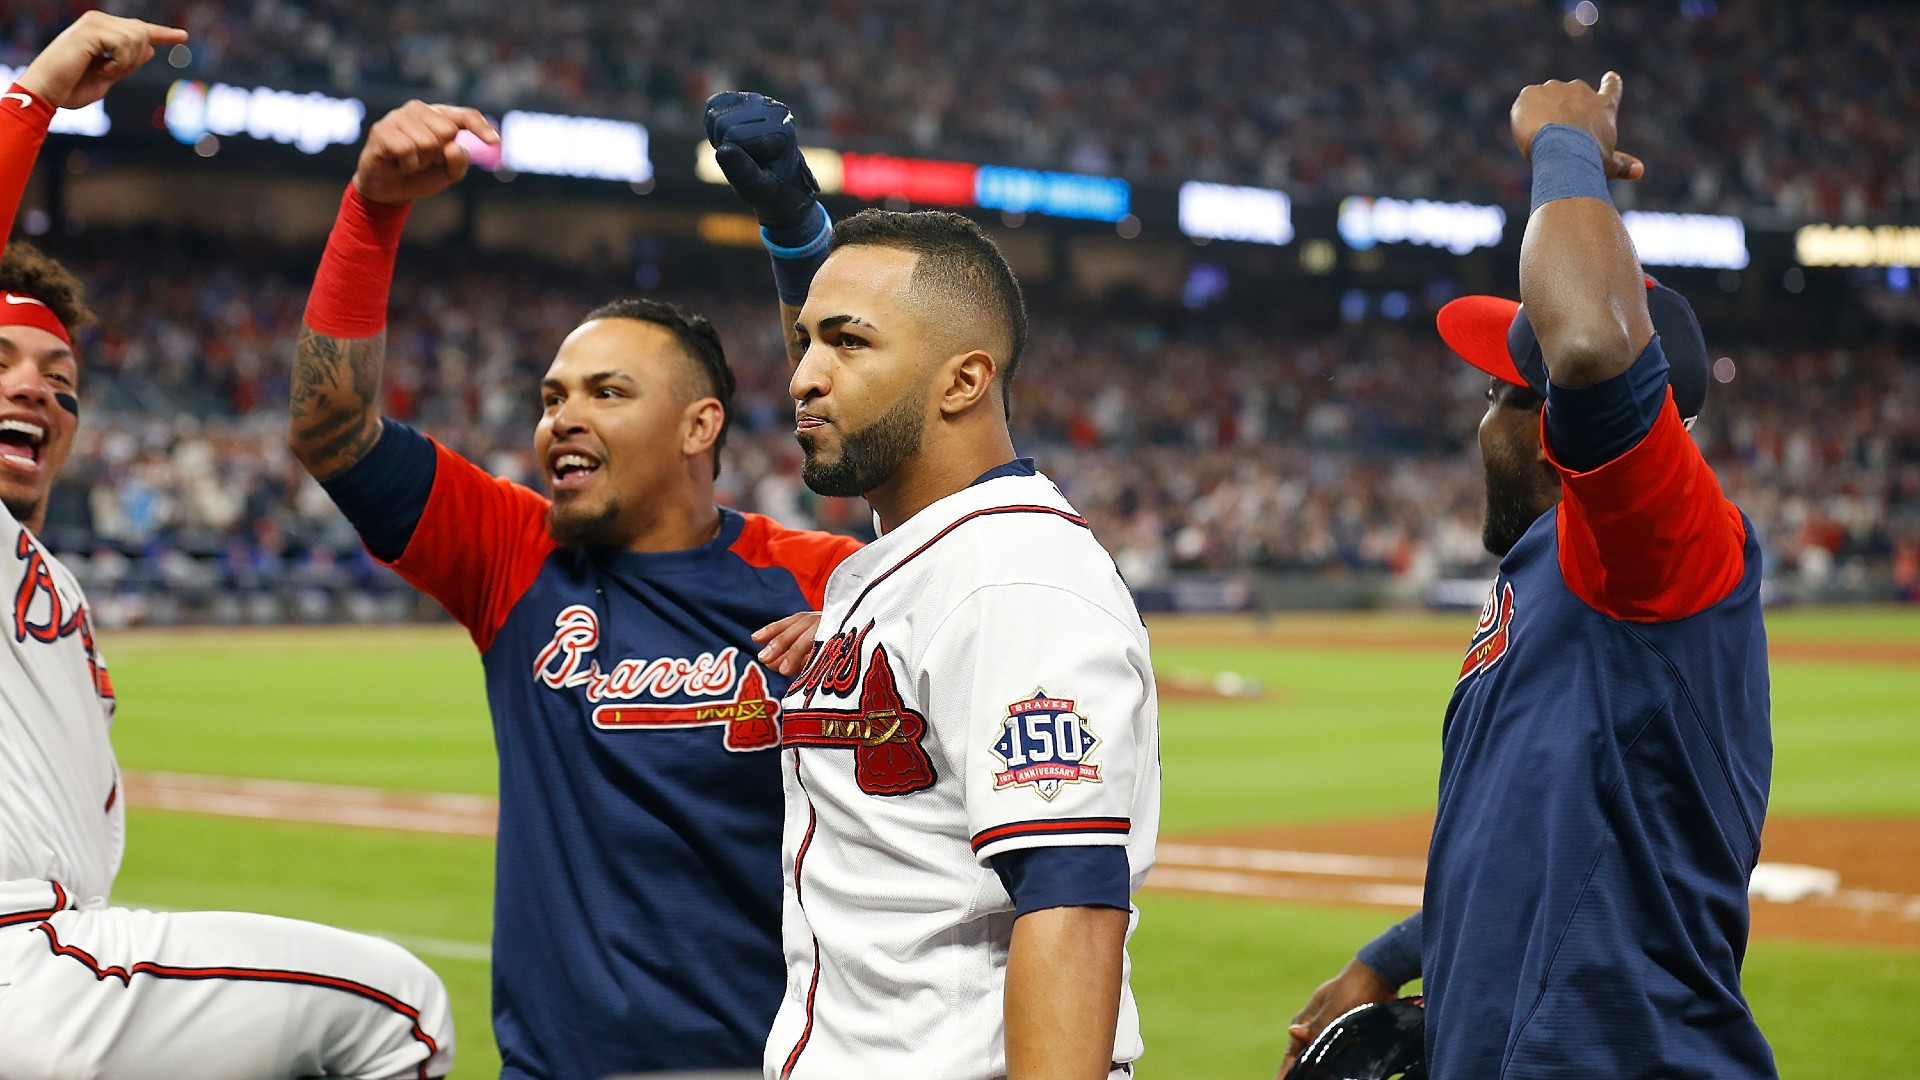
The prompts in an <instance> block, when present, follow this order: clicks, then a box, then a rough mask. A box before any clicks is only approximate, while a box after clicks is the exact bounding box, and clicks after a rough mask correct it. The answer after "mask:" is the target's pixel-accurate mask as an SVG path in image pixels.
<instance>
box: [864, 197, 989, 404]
mask: <svg viewBox="0 0 1920 1080" xmlns="http://www.w3.org/2000/svg"><path fill="white" fill-rule="evenodd" d="M863 246H864V247H885V248H895V249H898V250H900V251H910V252H913V253H914V254H915V255H918V256H919V257H920V258H919V260H918V261H917V262H915V263H914V265H913V277H912V279H911V284H912V286H913V288H914V289H915V290H919V289H932V290H937V291H938V292H939V294H940V299H941V301H942V302H943V306H951V307H953V308H956V309H958V312H959V318H960V319H961V320H964V321H965V322H967V323H972V324H975V325H979V324H981V323H983V322H984V325H985V328H986V329H987V330H988V331H989V332H990V334H991V335H992V337H993V338H995V339H998V340H997V341H988V342H986V343H985V344H987V345H988V346H990V347H991V346H995V345H997V344H999V343H1000V342H1004V343H1005V346H1006V355H1004V356H1000V355H996V356H995V357H994V359H996V360H998V361H1000V365H999V368H1000V369H999V372H998V375H999V381H1000V403H1001V407H1002V408H1004V409H1005V410H1006V415H1007V418H1008V419H1012V418H1013V374H1014V371H1015V370H1017V369H1018V368H1019V366H1020V357H1021V355H1022V354H1023V353H1025V352H1026V349H1027V304H1026V301H1025V300H1024V299H1023V298H1022V297H1021V295H1020V282H1019V280H1018V279H1016V278H1015V277H1014V276H1013V268H1012V267H1010V266H1008V265H1007V259H1006V256H1004V255H1002V254H1000V248H999V246H998V245H996V244H995V243H994V242H993V240H992V238H991V237H989V236H988V235H987V234H986V232H985V231H984V230H982V229H981V228H980V226H979V225H977V224H975V223H974V222H973V220H972V219H971V218H967V217H963V216H961V215H959V214H952V213H948V212H946V211H944V210H920V211H916V212H913V213H903V212H901V211H897V210H862V211H860V212H859V213H857V214H855V215H853V216H852V217H850V218H848V219H847V220H845V221H842V222H839V223H838V224H836V225H834V227H833V242H832V244H831V245H830V246H829V248H828V250H830V251H839V250H840V249H841V248H849V247H863ZM956 329H965V327H964V326H963V327H957V328H956ZM979 344H980V343H979V342H978V341H977V340H973V341H962V342H959V343H958V344H957V346H956V347H958V348H965V349H972V348H977V347H979ZM992 351H994V352H995V353H996V354H997V353H999V352H1000V350H999V349H998V348H994V349H993V350H992Z"/></svg>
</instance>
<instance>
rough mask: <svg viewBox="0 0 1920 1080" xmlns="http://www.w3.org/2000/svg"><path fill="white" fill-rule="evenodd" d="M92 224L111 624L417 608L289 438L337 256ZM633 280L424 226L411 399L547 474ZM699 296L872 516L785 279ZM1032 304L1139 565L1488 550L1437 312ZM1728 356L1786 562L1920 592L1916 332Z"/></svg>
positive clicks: (1056, 437)
mask: <svg viewBox="0 0 1920 1080" xmlns="http://www.w3.org/2000/svg"><path fill="white" fill-rule="evenodd" d="M84 246H85V248H86V252H85V253H72V254H71V256H70V257H72V258H73V261H74V262H75V264H76V265H77V268H78V269H79V270H80V272H81V273H82V275H83V276H84V277H85V278H86V279H87V280H88V282H89V284H90V296H91V300H92V302H93V304H94V305H95V307H96V309H97V310H98V311H99V312H100V314H101V316H102V318H101V321H100V323H99V324H97V325H96V326H95V327H93V328H90V329H89V330H87V331H86V332H85V335H84V337H83V338H82V340H81V348H82V352H83V353H84V354H85V356H86V357H87V365H88V375H87V378H88V383H87V386H86V388H85V389H86V400H87V418H86V422H85V423H83V424H82V426H81V434H80V444H79V447H78V452H76V454H75V455H74V459H73V460H74V465H73V466H72V467H70V468H69V469H68V471H67V473H66V475H64V476H63V478H62V482H61V486H60V488H59V489H58V490H57V491H56V494H55V497H54V503H53V507H52V513H51V515H50V519H49V522H48V534H49V537H50V539H51V540H52V542H53V543H54V545H55V546H56V547H57V548H58V549H60V550H61V551H63V552H65V553H67V554H68V555H70V556H71V557H72V558H71V562H70V565H76V566H78V567H82V568H84V570H85V572H86V573H87V574H88V575H89V580H90V581H91V582H92V583H93V584H94V589H95V591H96V592H98V593H102V594H105V596H108V597H118V598H119V599H118V600H116V599H106V598H103V599H102V612H103V615H102V617H103V618H105V619H119V620H137V619H141V618H171V617H174V616H175V615H176V614H178V613H171V612H166V611H152V610H149V608H150V606H151V605H152V604H154V603H160V602H168V603H171V602H175V601H176V600H177V594H180V593H181V592H182V591H183V590H185V591H187V592H191V591H192V588H193V587H201V588H203V591H204V592H205V594H206V597H207V600H208V602H209V603H212V602H216V601H217V602H218V603H220V604H223V605H225V608H224V609H223V610H220V611H216V612H212V614H213V616H214V617H220V618H238V617H245V616H246V605H247V604H249V603H253V602H256V601H257V602H258V603H259V604H261V605H264V607H263V614H262V616H261V617H262V618H266V617H268V615H267V614H265V613H264V612H265V611H267V610H268V609H270V608H271V606H272V605H273V604H275V603H282V604H284V602H285V600H284V596H285V589H284V586H285V585H286V584H287V583H289V582H293V583H296V584H304V585H308V586H311V588H310V589H309V591H308V593H306V594H301V595H306V596H308V597H309V600H310V604H309V607H310V609H311V610H310V611H309V612H308V613H309V614H311V616H312V617H315V618H322V617H338V616H339V615H341V614H342V612H340V611H339V610H338V609H337V604H335V603H334V602H333V601H330V600H328V599H327V597H328V596H329V595H334V594H337V593H338V592H339V588H338V587H339V586H342V585H354V586H357V587H360V592H359V593H357V594H356V600H355V602H356V603H358V604H361V605H362V609H357V610H355V611H352V612H347V613H345V614H349V615H352V616H353V617H377V615H378V613H379V611H380V610H382V609H381V608H380V605H383V604H384V605H388V606H389V607H390V608H391V609H392V611H391V612H390V613H397V612H398V611H399V610H400V608H402V607H404V606H405V605H407V604H409V603H412V602H413V600H412V594H411V593H409V592H407V591H406V590H403V589H395V588H392V587H391V586H393V584H394V583H393V582H392V581H391V579H390V578H389V577H388V576H387V575H386V574H385V572H384V571H382V570H380V569H379V568H378V567H376V566H375V565H373V564H372V563H371V562H370V561H369V560H368V559H367V558H366V556H365V555H364V554H363V553H362V552H361V551H360V549H359V548H358V545H357V544H356V543H355V542H354V539H353V536H352V533H351V531H350V529H349V528H348V527H347V525H346V523H345V522H344V520H343V519H341V518H340V516H339V514H338V513H337V511H335V509H334V508H333V506H332V504H331V502H330V501H329V500H328V499H327V498H326V497H325V496H324V494H323V493H322V492H321V491H320V490H319V489H318V487H317V486H316V485H314V484H313V483H312V481H310V480H309V479H307V477H306V476H305V474H304V473H303V472H302V471H301V470H300V468H299V466H298V465H296V464H295V463H294V461H293V460H292V458H291V457H290V456H289V455H288V454H287V453H286V451H285V449H284V447H283V445H282V442H281V440H282V438H283V433H284V422H285V421H284V412H283V410H284V409H285V408H286V395H287V384H286V372H287V369H288V365H289V362H290V357H291V356H292V350H293V340H294V336H295V333H296V331H297V328H298V325H299V318H300V314H301V310H302V304H303V301H304V297H305V290H306V283H307V280H308V275H310V273H311V269H310V266H309V265H308V262H309V261H310V260H311V258H312V255H311V253H289V252H284V251H277V250H270V249H249V248H237V247H233V246H231V245H229V244H227V243H226V242H215V241H211V240H206V239H200V240H193V239H181V238H177V237H176V238H169V239H167V240H165V241H162V240H160V239H159V238H157V237H154V236H135V235H115V236H106V235H100V236H93V237H89V238H87V239H86V241H85V245H84ZM743 277H746V276H745V275H743ZM749 280H750V279H749ZM621 286H622V282H621V281H620V280H619V279H618V278H616V277H608V276H604V275H595V274H592V273H589V272H586V271H582V270H578V269H567V268H564V267H550V266H535V265H530V264H525V263H518V262H509V261H504V260H493V261H491V262H490V263H489V266H488V268H486V269H481V268H478V267H476V266H475V265H474V263H473V260H471V257H470V255H469V256H462V254H461V253H460V252H458V251H454V250H433V249H428V250H420V251H414V250H409V252H408V253H407V254H406V255H404V256H403V258H402V261H401V268H400V273H399V275H398V278H397V280H396V288H395V293H394V297H393V302H392V304H391V316H390V318H391V321H390V325H389V350H388V368H387V370H388V376H387V380H386V385H387V397H386V401H385V407H386V409H387V412H388V414H389V415H392V416H394V417H396V418H398V419H403V420H407V421H410V422H413V423H415V424H417V425H418V426H420V427H421V428H422V429H424V430H426V431H428V432H429V433H431V434H433V435H434V436H436V437H437V438H440V439H442V440H443V441H445V442H447V443H448V444H450V445H452V446H454V447H455V448H457V449H459V450H461V451H463V452H464V453H466V454H468V455H469V456H471V457H473V458H474V459H475V460H477V461H480V462H482V463H483V464H485V465H486V466H487V467H488V468H489V469H491V470H492V471H494V472H495V473H497V474H500V475H505V476H509V477H513V478H515V479H518V480H521V481H523V482H527V483H530V484H532V485H533V486H535V487H538V486H539V480H538V477H537V474H536V471H535V463H534V461H533V457H532V454H531V443H532V440H531V433H532V425H533V422H534V420H535V417H536V413H537V407H536V394H535V386H536V384H537V381H538V377H539V374H540V373H541V372H542V371H544V369H545V367H546V365H547V363H548V362H549V360H550V359H551V357H552V355H553V351H554V349H555V348H556V347H557V345H558V343H559V341H560V339H561V338H562V337H564V336H565V334H566V332H567V331H568V330H570V329H571V328H572V327H573V326H574V325H575V322H576V320H577V319H578V318H579V316H580V315H581V314H582V313H583V312H584V311H585V310H587V309H588V308H589V307H591V306H593V305H594V304H595V303H596V302H598V301H599V300H600V299H603V298H605V297H608V296H610V295H614V294H617V293H618V292H620V291H621ZM669 295H673V294H669ZM675 298H678V299H682V300H683V301H686V302H689V303H691V304H692V305H694V306H696V307H697V308H699V309H701V310H704V311H706V312H708V313H710V314H711V315H712V317H713V319H714V321H715V323H716V324H717V325H718V326H719V327H720V329H721V331H722V333H723V334H724V335H725V337H726V340H727V344H728V351H729V355H730V357H731V359H732V362H733V366H734V368H735V370H736V372H737V373H738V375H739V380H740V388H739V391H738V395H737V399H736V402H735V425H736V427H735V433H734V435H733V436H732V438H731V439H730V441H729V445H728V449H727V452H726V455H725V459H724V464H725V473H724V475H723V476H722V478H721V484H720V488H721V490H720V495H721V498H722V499H723V500H724V501H726V502H728V503H730V504H732V505H735V506H739V507H742V508H745V509H752V510H758V511H761V512H764V513H767V514H770V515H772V516H774V517H776V518H778V519H780V520H783V521H786V522H789V523H792V524H797V525H807V524H814V525H819V526H823V527H827V528H833V529H838V530H842V531H847V532H853V533H861V532H863V531H865V530H867V529H868V528H869V527H870V526H869V523H868V521H867V519H866V516H865V512H864V510H863V509H862V508H861V506H860V505H859V504H857V503H856V502H852V501H848V500H831V499H821V498H819V497H817V496H815V495H813V494H812V493H811V492H809V491H807V489H806V488H805V486H804V485H803V484H802V483H801V482H800V479H799V456H798V452H797V449H796V448H795V446H794V443H793V438H792V434H791V415H792V412H791V403H790V401H789V399H788V397H787V395H786V365H785V359H784V356H783V354H782V352H781V348H780V342H779V338H778V333H777V330H776V329H775V327H774V325H773V319H772V317H771V316H772V312H771V310H770V309H769V306H768V305H767V303H766V298H765V297H764V296H762V295H758V294H753V293H749V294H747V295H742V296H726V295H721V294H690V295H678V296H676V297H675ZM1058 309H1064V310H1068V311H1070V312H1071V314H1067V315H1056V314H1054V313H1053V312H1054V311H1055V310H1058ZM1035 312H1036V317H1035V327H1034V335H1033V344H1032V347H1031V353H1030V357H1029V359H1028V360H1027V361H1026V362H1025V363H1024V364H1023V366H1022V372H1023V374H1022V377H1021V378H1020V379H1019V380H1017V381H1016V383H1015V384H1014V389H1015V399H1016V404H1015V432H1016V436H1017V438H1018V440H1019V442H1020V445H1021V448H1022V450H1023V451H1024V452H1028V453H1033V454H1035V455H1037V456H1038V457H1039V458H1040V459H1041V462H1042V467H1043V468H1044V469H1046V470H1047V471H1048V473H1049V474H1050V475H1052V476H1053V477H1055V478H1056V479H1057V480H1058V481H1059V482H1060V483H1061V485H1062V486H1063V488H1064V489H1065V490H1066V493H1067V495H1068V497H1069V498H1071V499H1072V500H1073V501H1074V502H1075V504H1076V505H1077V506H1079V507H1080V508H1081V510H1082V511H1083V512H1085V513H1086V514H1087V515H1088V516H1089V517H1090V518H1091V519H1092V520H1093V521H1094V523H1095V527H1096V532H1097V534H1098V535H1099V536H1100V537H1101V539H1102V540H1103V542H1104V543H1105V544H1106V545H1107V546H1108V547H1109V548H1110V549H1111V550H1112V551H1113V552H1114V554H1115V556H1116V558H1117V559H1118V560H1119V562H1120V563H1121V565H1122V568H1123V569H1124V571H1125V572H1126V574H1127V576H1128V578H1129V580H1130V581H1132V582H1134V583H1135V584H1136V585H1139V586H1141V587H1143V588H1145V587H1152V586H1154V585H1156V584H1159V583H1163V582H1164V581H1166V579H1167V575H1168V573H1169V572H1170V571H1175V570H1192V571H1211V572H1215V573H1216V574H1217V575H1222V576H1229V577H1231V576H1234V575H1241V574H1242V573H1243V572H1245V571H1282V572H1292V573H1299V574H1308V575H1317V576H1326V577H1345V576H1352V575H1365V574H1371V575H1376V576H1381V577H1385V576H1388V575H1391V576H1392V577H1393V578H1394V579H1395V580H1396V581H1398V582H1399V583H1400V584H1401V585H1402V586H1404V587H1405V588H1406V589H1407V590H1408V595H1419V593H1420V590H1421V589H1422V588H1424V587H1425V586H1426V585H1428V584H1429V583H1431V582H1432V581H1434V580H1435V579H1438V578H1441V577H1444V576H1452V575H1468V576H1471V575H1475V574H1485V573H1488V572H1489V571H1490V568H1491V565H1492V564H1491V561H1490V560H1489V559H1488V558H1487V556H1486V555H1485V553H1484V552H1483V551H1482V550H1481V548H1480V540H1479V528H1480V518H1481V509H1482V494H1481V481H1480V473H1479V462H1478V452H1477V449H1476V448H1475V447H1474V445H1473V444H1472V441H1471V433H1472V431H1473V427H1474V424H1475V422H1476V419H1477V417H1478V415H1479V413H1480V412H1481V411H1482V410H1483V409H1484V406H1485V403H1484V400H1483V394H1484V392H1485V389H1486V381H1485V379H1484V378H1480V377H1477V376H1476V375H1474V374H1473V373H1472V372H1471V371H1470V370H1469V369H1467V368H1465V367H1464V365H1460V364H1458V363H1457V362H1455V361H1454V360H1452V359H1451V358H1450V357H1449V356H1448V355H1447V354H1446V353H1445V351H1444V349H1443V346H1441V344H1440V343H1439V341H1438V338H1437V336H1436V335H1433V334H1431V333H1430V332H1429V331H1428V329H1427V328H1428V327H1429V326H1430V325H1431V324H1430V322H1429V321H1427V319H1426V318H1425V317H1423V316H1421V315H1420V314H1418V313H1415V314H1414V315H1412V316H1410V317H1409V318H1408V319H1407V320H1405V321H1401V322H1372V323H1365V324H1360V325H1353V326H1348V327H1346V328H1344V329H1342V330H1339V331H1335V332H1330V333H1327V334H1324V335H1320V336H1316V337H1309V338H1305V339H1301V340H1298V341H1294V340H1287V341H1275V340H1273V338H1272V335H1270V334H1264V333H1262V332H1260V329H1259V327H1257V326H1256V325H1253V324H1251V323H1248V322H1243V321H1240V320H1238V319H1235V318H1232V317H1220V318H1214V317H1207V318H1201V319H1189V318H1184V317H1181V316H1175V315H1169V316H1167V317H1166V318H1164V319H1156V318H1154V317H1150V316H1143V315H1126V316H1123V315H1120V314H1118V310H1117V309H1107V308H1098V307H1095V308H1085V307H1075V306H1073V305H1066V304H1062V305H1052V304H1047V303H1045V302H1040V303H1036V304H1035ZM508 313H510V314H508ZM1717 344H1719V343H1717ZM1723 349H1724V351H1728V352H1730V353H1731V355H1732V356H1733V357H1734V358H1735V359H1734V361H1733V363H1734V367H1735V372H1734V377H1733V379H1732V381H1731V382H1729V383H1727V384H1725V385H1722V386H1718V387H1716V388H1715V391H1714V395H1713V400H1712V401H1711V403H1710V405H1709V407H1708V410H1707V413H1706V416H1705V417H1704V418H1703V421H1702V425H1701V427H1700V428H1699V430H1698V431H1697V432H1696V437H1698V438H1701V439H1702V440H1704V442H1705V444H1706V446H1707V448H1708V455H1709V459H1710V460H1711V461H1713V462H1714V463H1715V465H1716V466H1717V468H1718V469H1719V471H1720V474H1721V476H1722V479H1723V482H1724V483H1725V484H1726V485H1727V487H1728V488H1729V490H1730V492H1731V493H1732V494H1733V496H1734V497H1735V499H1736V500H1737V501H1738V502H1740V503H1741V504H1742V506H1743V507H1744V508H1745V509H1746V510H1747V512H1748V513H1749V514H1751V515H1752V516H1753V518H1754V520H1755V521H1756V523H1757V524H1758V526H1759V528H1760V531H1761V536H1762V538H1763V542H1764V543H1765V545H1766V548H1767V552H1768V557H1769V561H1770V565H1771V567H1772V570H1773V573H1774V574H1775V575H1790V576H1795V577H1797V578H1798V579H1800V580H1802V581H1805V582H1807V583H1809V584H1820V583H1822V582H1828V581H1833V580H1845V579H1847V578H1848V577H1849V576H1853V577H1856V578H1857V577H1860V576H1862V575H1865V574H1867V573H1868V572H1870V571H1876V570H1878V571H1882V572H1884V570H1885V569H1886V568H1888V567H1889V566H1891V567H1892V568H1893V569H1894V571H1895V573H1896V575H1897V576H1899V577H1900V579H1901V580H1902V581H1903V582H1904V583H1905V586H1904V587H1906V588H1909V589H1911V588H1915V587H1917V586H1920V371H1916V370H1915V369H1914V368H1913V366H1912V365H1911V364H1905V365H1903V364H1902V363H1901V362H1900V361H1899V358H1898V356H1897V354H1896V353H1895V352H1894V351H1893V350H1892V349H1891V348H1866V349H1856V350H1840V349H1828V350H1814V351H1797V350H1790V349H1779V348H1762V347H1758V346H1742V347H1730V346H1723ZM159 584H164V585H167V586H169V587H168V588H158V587H157V585H159ZM216 584H218V585H220V586H222V588H219V589H215V588H213V586H214V585H216ZM163 594H164V595H163ZM169 596H171V597H173V599H166V597H169ZM275 596H278V597H280V598H281V599H278V600H275V599H273V597H275ZM305 602H306V601H303V603H305ZM330 604H331V605H333V606H331V607H330V606H329V605H330ZM116 605H117V606H116Z"/></svg>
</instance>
